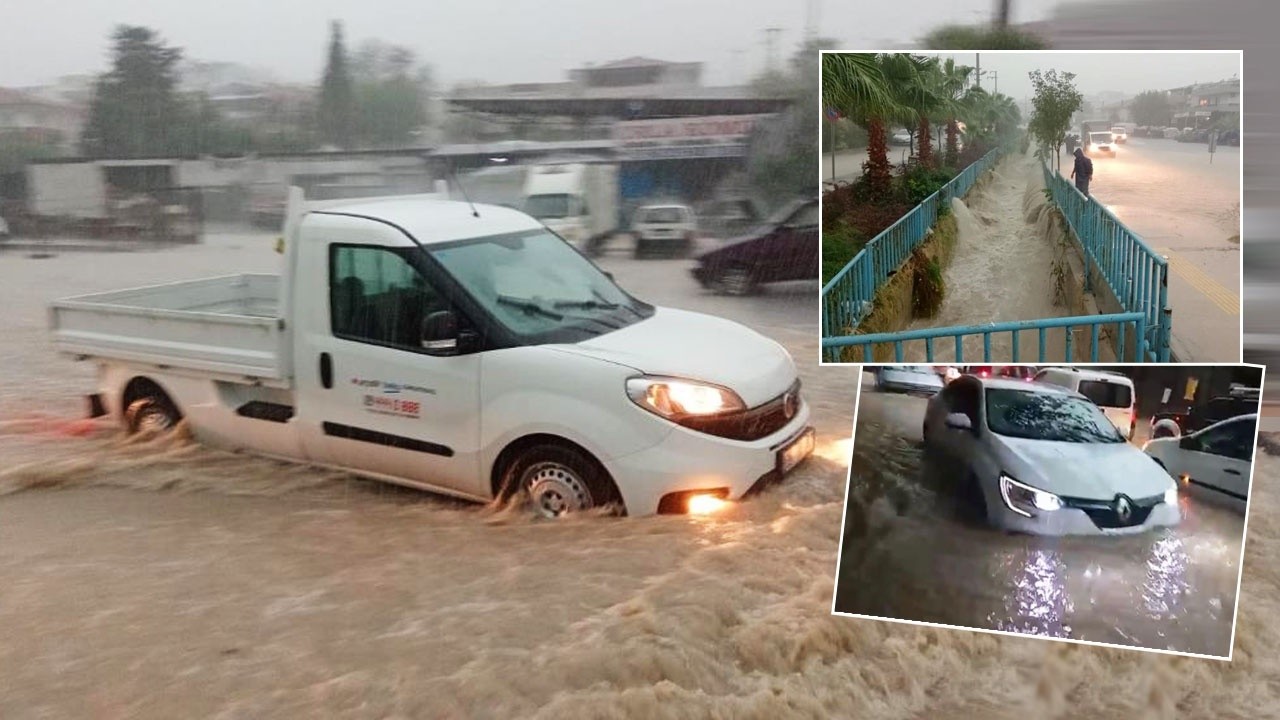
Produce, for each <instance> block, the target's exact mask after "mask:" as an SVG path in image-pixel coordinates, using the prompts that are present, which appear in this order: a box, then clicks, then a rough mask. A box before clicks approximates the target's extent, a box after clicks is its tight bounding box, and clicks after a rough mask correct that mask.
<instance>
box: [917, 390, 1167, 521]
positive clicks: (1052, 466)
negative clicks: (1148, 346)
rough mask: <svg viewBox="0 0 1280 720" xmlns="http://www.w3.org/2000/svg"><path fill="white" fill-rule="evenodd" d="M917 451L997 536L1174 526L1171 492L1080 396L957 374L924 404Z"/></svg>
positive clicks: (1158, 473)
mask: <svg viewBox="0 0 1280 720" xmlns="http://www.w3.org/2000/svg"><path fill="white" fill-rule="evenodd" d="M921 432H922V434H923V437H924V446H925V450H926V451H927V452H929V453H931V454H933V455H934V456H935V457H938V458H941V459H943V460H944V462H945V467H946V468H947V474H948V476H949V477H953V478H955V479H956V484H957V486H958V487H960V488H962V492H963V493H964V495H965V496H966V499H968V500H969V501H970V504H971V505H972V507H973V509H974V510H975V511H976V513H977V514H978V515H979V516H980V517H981V518H983V519H985V521H986V522H988V523H990V524H992V525H994V526H996V527H999V528H1003V529H1006V530H1015V531H1021V532H1028V533H1036V534H1042V535H1089V534H1092V535H1104V534H1118V533H1133V532H1141V531H1144V530H1147V529H1150V528H1154V527H1160V526H1170V525H1176V524H1178V523H1179V522H1180V521H1181V519H1182V514H1181V511H1180V510H1179V508H1178V488H1177V485H1176V484H1175V483H1174V482H1173V481H1172V480H1171V479H1170V478H1169V476H1168V473H1166V472H1164V471H1163V470H1162V469H1161V468H1160V466H1159V465H1157V464H1156V463H1153V462H1151V459H1150V458H1149V457H1147V456H1145V455H1143V453H1142V451H1140V450H1139V449H1138V448H1136V447H1134V446H1133V445H1131V444H1129V443H1128V442H1126V441H1125V439H1124V437H1123V436H1122V435H1121V434H1120V433H1119V432H1118V431H1117V430H1116V428H1115V426H1114V425H1113V424H1112V422H1111V421H1110V419H1109V418H1107V416H1106V415H1104V414H1103V412H1102V410H1101V409H1100V408H1098V406H1097V405H1095V404H1094V403H1092V402H1090V401H1089V399H1088V398H1086V397H1084V396H1083V395H1081V394H1080V393H1077V392H1072V391H1070V390H1068V389H1066V388H1062V387H1056V386H1053V385H1044V384H1040V383H1027V382H1020V381H1017V380H1009V379H1005V378H980V377H976V376H973V375H965V376H963V377H960V378H958V379H956V380H955V381H954V382H952V383H950V384H949V385H947V387H946V388H945V389H943V390H942V392H940V393H938V394H937V395H935V396H934V397H933V399H932V400H930V401H929V405H928V408H927V410H926V411H925V417H924V423H923V427H922V428H921Z"/></svg>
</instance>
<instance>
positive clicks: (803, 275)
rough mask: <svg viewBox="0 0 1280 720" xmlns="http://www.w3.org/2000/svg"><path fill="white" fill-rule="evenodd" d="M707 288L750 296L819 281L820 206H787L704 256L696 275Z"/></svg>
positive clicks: (813, 203)
mask: <svg viewBox="0 0 1280 720" xmlns="http://www.w3.org/2000/svg"><path fill="white" fill-rule="evenodd" d="M692 272H693V276H694V277H695V278H697V280H698V282H699V283H701V284H702V286H703V287H705V288H708V289H711V290H715V291H716V292H721V293H725V294H727V295H746V294H749V293H751V292H754V291H755V290H757V289H758V288H759V287H760V286H761V285H764V284H766V283H773V282H783V281H786V280H810V279H816V278H817V277H818V201H817V200H816V199H814V200H796V201H793V202H791V203H788V204H787V205H784V206H783V207H782V208H780V209H779V210H778V212H776V213H774V214H773V216H772V217H770V219H769V220H767V221H766V222H765V223H764V224H763V225H761V226H760V227H758V228H757V229H756V230H754V231H752V232H750V233H748V234H746V235H744V236H742V237H739V238H735V239H732V240H728V241H726V242H725V244H723V245H721V246H720V247H718V248H716V249H715V250H712V251H710V252H707V253H704V254H702V255H701V256H699V257H698V264H697V266H696V267H694V268H693V270H692Z"/></svg>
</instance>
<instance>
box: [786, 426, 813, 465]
mask: <svg viewBox="0 0 1280 720" xmlns="http://www.w3.org/2000/svg"><path fill="white" fill-rule="evenodd" d="M813 446H814V433H813V428H811V427H810V428H805V429H804V432H802V433H800V435H799V436H798V437H797V438H796V439H794V440H792V441H791V442H789V443H787V446H786V447H784V448H782V449H781V450H779V451H778V472H779V473H780V474H783V475H786V474H787V473H789V472H791V471H792V470H793V469H794V468H795V466H797V465H799V464H800V463H802V462H804V459H805V458H807V457H809V456H810V455H812V454H813Z"/></svg>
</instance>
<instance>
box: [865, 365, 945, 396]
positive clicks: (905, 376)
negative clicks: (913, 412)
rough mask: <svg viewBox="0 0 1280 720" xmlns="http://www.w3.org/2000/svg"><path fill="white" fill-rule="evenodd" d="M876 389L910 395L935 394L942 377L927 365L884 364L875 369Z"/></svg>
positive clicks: (939, 387) (939, 388) (938, 389)
mask: <svg viewBox="0 0 1280 720" xmlns="http://www.w3.org/2000/svg"><path fill="white" fill-rule="evenodd" d="M875 374H876V389H877V390H879V391H881V392H903V393H908V394H912V395H936V394H937V393H938V392H939V391H941V390H942V378H941V377H939V376H938V372H937V371H936V370H934V369H933V368H932V367H929V366H928V365H884V366H881V367H878V368H876V369H875Z"/></svg>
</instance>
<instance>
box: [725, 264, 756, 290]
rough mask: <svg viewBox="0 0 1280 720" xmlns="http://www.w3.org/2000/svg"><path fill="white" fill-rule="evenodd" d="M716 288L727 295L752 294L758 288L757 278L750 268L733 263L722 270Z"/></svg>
mask: <svg viewBox="0 0 1280 720" xmlns="http://www.w3.org/2000/svg"><path fill="white" fill-rule="evenodd" d="M716 289H717V290H719V291H720V292H722V293H724V294H725V295H750V294H751V293H752V292H753V291H755V289H756V279H755V276H754V275H753V274H752V272H751V270H750V268H747V267H745V266H743V265H733V266H731V267H727V268H725V269H724V270H721V271H720V274H719V275H718V276H717V277H716Z"/></svg>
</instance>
